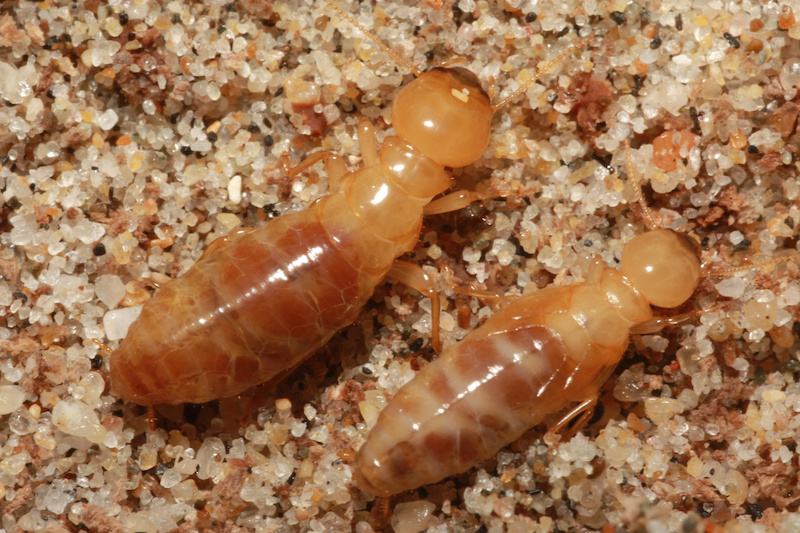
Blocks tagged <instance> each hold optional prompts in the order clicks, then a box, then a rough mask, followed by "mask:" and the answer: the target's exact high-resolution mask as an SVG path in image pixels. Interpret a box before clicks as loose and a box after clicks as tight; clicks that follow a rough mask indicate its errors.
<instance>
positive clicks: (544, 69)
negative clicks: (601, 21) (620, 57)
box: [325, 0, 592, 113]
mask: <svg viewBox="0 0 800 533" xmlns="http://www.w3.org/2000/svg"><path fill="white" fill-rule="evenodd" d="M325 1H326V2H329V1H330V0H325ZM591 38H592V36H591V35H589V37H586V38H585V39H580V40H578V41H576V42H574V43H572V44H571V45H570V46H568V47H567V48H565V49H564V50H563V51H562V52H561V53H560V54H558V56H556V57H555V58H554V59H551V60H550V61H545V63H544V65H542V66H541V67H539V68H537V71H536V74H535V75H534V76H533V77H531V79H529V80H528V81H526V82H525V83H523V84H522V85H520V86H519V87H518V88H517V89H516V90H515V91H514V92H512V93H511V94H510V95H508V96H506V97H505V98H503V99H502V100H500V101H499V102H497V103H496V104H492V113H495V112H496V111H498V110H499V109H502V108H503V107H505V106H507V105H508V104H509V103H511V102H512V101H513V100H514V99H515V98H516V97H517V96H519V95H521V94H522V93H524V92H525V91H527V90H528V88H529V87H530V86H531V85H533V84H534V83H536V82H537V81H538V80H539V78H541V77H542V76H543V75H545V74H547V73H548V72H550V71H551V70H552V69H553V67H555V66H556V65H558V64H559V63H562V62H563V61H564V60H565V59H566V58H567V56H568V55H570V54H571V53H573V52H574V51H575V50H580V49H582V48H586V47H587V46H588V45H589V41H590V40H591Z"/></svg>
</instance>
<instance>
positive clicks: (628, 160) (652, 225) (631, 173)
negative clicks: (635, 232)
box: [622, 139, 658, 231]
mask: <svg viewBox="0 0 800 533" xmlns="http://www.w3.org/2000/svg"><path fill="white" fill-rule="evenodd" d="M622 144H623V145H624V146H625V171H626V172H627V173H628V181H630V182H631V187H633V193H634V194H635V195H636V202H637V203H638V204H639V207H641V208H642V214H643V216H644V222H645V225H646V226H647V229H649V230H650V231H652V230H654V229H657V228H658V224H657V223H656V219H655V217H654V216H653V211H652V210H651V209H650V206H648V205H647V202H646V201H645V199H644V193H643V192H642V184H641V183H640V182H639V178H638V177H637V176H638V175H639V174H638V173H637V172H636V169H635V168H634V167H633V158H632V157H631V144H630V142H628V139H625V140H623V141H622Z"/></svg>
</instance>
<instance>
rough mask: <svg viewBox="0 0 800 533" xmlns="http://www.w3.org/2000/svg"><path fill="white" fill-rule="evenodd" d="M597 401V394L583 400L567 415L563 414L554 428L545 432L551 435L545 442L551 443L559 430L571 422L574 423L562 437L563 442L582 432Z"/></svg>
mask: <svg viewBox="0 0 800 533" xmlns="http://www.w3.org/2000/svg"><path fill="white" fill-rule="evenodd" d="M598 399H599V396H598V395H597V394H594V395H593V396H591V397H589V398H587V399H585V400H583V401H582V402H581V403H579V404H578V405H576V406H575V407H573V408H572V409H570V410H569V412H567V414H565V415H564V416H563V417H562V418H561V420H559V421H558V423H556V425H555V426H553V427H552V428H550V429H548V430H547V434H548V435H551V438H550V439H545V440H546V441H553V440H554V439H553V438H552V437H553V436H555V434H556V433H559V432H561V430H562V429H564V428H565V427H566V426H567V424H569V423H570V422H572V421H573V420H574V421H575V422H574V424H572V427H570V428H569V429H568V430H566V431H565V432H564V433H563V435H562V436H563V440H569V439H571V438H572V437H574V436H575V435H576V434H577V433H578V432H579V431H580V430H582V429H583V428H584V427H585V426H586V424H587V422H589V420H591V418H592V414H593V413H594V408H595V406H596V405H597V400H598Z"/></svg>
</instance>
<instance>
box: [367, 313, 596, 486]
mask: <svg viewBox="0 0 800 533" xmlns="http://www.w3.org/2000/svg"><path fill="white" fill-rule="evenodd" d="M486 326H490V327H491V325H490V324H489V322H487V324H485V325H484V326H483V327H486ZM481 329H482V328H481ZM479 331H480V329H479V330H477V331H476V332H473V334H471V335H469V336H468V337H467V338H465V339H464V340H463V341H461V342H460V343H459V344H456V345H453V346H451V347H450V348H448V349H447V350H445V352H444V353H443V354H442V356H441V357H440V358H439V359H438V360H436V361H434V362H433V363H431V364H429V365H428V366H426V367H424V368H423V369H422V370H421V371H420V373H419V374H418V375H417V376H416V377H415V379H414V380H413V381H411V382H409V383H408V384H406V385H405V386H404V387H403V388H402V389H401V390H400V392H399V393H398V394H397V396H396V397H395V398H394V399H393V400H392V402H391V403H390V404H389V405H388V406H387V407H386V409H384V410H383V412H382V413H381V415H380V417H379V418H378V422H377V424H376V425H375V427H374V428H373V429H372V431H371V432H370V434H369V437H368V439H367V441H366V442H365V443H364V445H363V446H362V447H361V449H360V450H359V452H358V456H357V458H356V465H355V467H356V474H355V479H356V482H357V483H358V485H359V486H360V487H361V488H362V489H363V490H365V491H367V492H369V493H372V494H376V495H379V496H388V495H391V494H396V493H398V492H402V491H405V490H410V489H414V488H416V487H419V486H423V485H427V484H430V483H435V482H437V481H440V480H442V479H444V478H446V477H449V476H452V475H454V474H458V473H460V472H463V471H465V470H467V469H469V468H471V467H472V466H474V465H475V464H476V463H477V462H479V461H482V460H484V459H487V458H489V457H491V456H492V455H494V454H495V453H497V451H498V450H500V448H502V447H503V446H506V445H507V444H509V443H510V442H513V441H515V440H517V439H518V438H519V437H520V436H521V435H522V434H523V433H524V432H525V431H527V430H528V429H529V428H531V427H533V426H535V425H536V424H538V423H539V422H540V421H541V420H542V418H543V417H544V416H546V415H548V414H550V413H554V412H557V411H560V410H561V409H563V408H565V407H566V406H568V405H570V404H571V403H573V402H574V401H575V398H573V397H570V393H569V392H568V388H569V387H568V383H569V382H570V380H571V379H573V377H574V376H575V375H576V373H577V374H580V373H583V372H586V371H588V372H593V371H594V376H597V377H598V378H602V379H605V377H606V376H607V370H606V369H586V368H581V366H582V365H581V364H577V365H576V364H575V363H574V362H573V361H572V360H571V359H569V358H568V357H566V354H565V351H564V348H563V344H562V340H561V339H560V338H559V336H558V335H557V334H555V333H554V332H553V331H552V330H550V329H549V328H547V327H544V326H541V325H531V326H529V327H524V328H522V329H519V330H516V331H500V332H497V333H495V334H489V335H480V334H478V332H479ZM599 374H603V375H602V376H600V375H599ZM589 394H591V392H589Z"/></svg>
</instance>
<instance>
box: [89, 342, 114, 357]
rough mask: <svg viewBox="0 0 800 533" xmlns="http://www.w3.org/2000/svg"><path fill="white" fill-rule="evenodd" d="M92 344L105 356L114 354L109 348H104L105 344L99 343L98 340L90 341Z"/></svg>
mask: <svg viewBox="0 0 800 533" xmlns="http://www.w3.org/2000/svg"><path fill="white" fill-rule="evenodd" d="M92 342H93V343H95V344H96V345H97V346H98V347H99V348H100V349H101V350H103V351H104V352H106V355H111V354H112V353H114V350H112V349H111V348H109V347H108V346H106V345H105V344H103V343H102V342H100V341H99V340H97V339H92Z"/></svg>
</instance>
